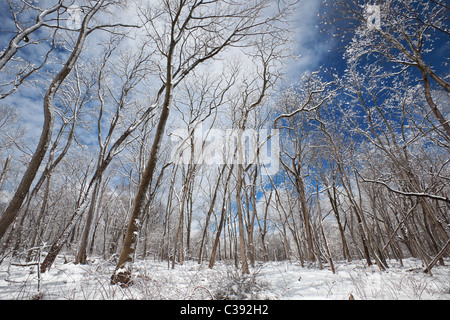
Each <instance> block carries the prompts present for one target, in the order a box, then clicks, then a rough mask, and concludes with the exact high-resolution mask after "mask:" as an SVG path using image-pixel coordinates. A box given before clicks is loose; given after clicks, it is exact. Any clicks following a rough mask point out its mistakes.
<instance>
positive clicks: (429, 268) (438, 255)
mask: <svg viewBox="0 0 450 320" xmlns="http://www.w3.org/2000/svg"><path fill="white" fill-rule="evenodd" d="M448 248H450V239H449V240H448V241H447V243H446V245H445V246H444V247H443V248H442V250H441V251H439V253H438V254H437V255H436V257H434V259H433V261H431V263H430V264H429V265H428V267H426V268H425V269H424V270H423V272H425V273H429V272H430V271H431V268H433V267H434V265H435V264H436V262H437V261H438V260H439V259H440V258H442V256H443V255H444V253H445V252H446V251H447V249H448Z"/></svg>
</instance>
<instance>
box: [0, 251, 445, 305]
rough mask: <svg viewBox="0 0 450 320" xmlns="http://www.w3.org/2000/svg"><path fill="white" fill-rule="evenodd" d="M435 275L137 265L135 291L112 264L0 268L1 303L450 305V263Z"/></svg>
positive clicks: (341, 266)
mask: <svg viewBox="0 0 450 320" xmlns="http://www.w3.org/2000/svg"><path fill="white" fill-rule="evenodd" d="M445 262H446V266H440V265H437V266H435V267H434V268H433V270H432V273H433V276H430V275H428V274H425V273H423V272H422V270H423V266H422V264H421V262H420V261H418V260H414V259H406V260H404V261H403V263H404V265H403V267H400V265H399V263H398V262H396V261H390V268H389V269H388V270H387V271H384V272H380V271H379V270H378V268H377V267H376V266H371V267H367V266H365V264H364V262H363V261H354V262H351V263H348V262H337V263H335V264H336V274H333V273H332V272H331V271H330V270H329V268H327V267H326V266H325V268H324V269H322V270H320V269H318V268H317V266H310V267H301V266H300V265H299V264H298V263H297V262H287V261H285V262H270V263H264V264H262V263H261V264H259V265H258V266H257V267H255V268H253V269H252V273H251V275H249V276H242V275H241V274H240V273H239V272H238V271H236V269H235V267H234V266H233V265H228V264H225V263H217V264H216V266H215V267H214V269H209V268H208V267H207V265H206V264H204V265H198V264H197V263H196V262H190V261H188V262H186V263H185V264H184V265H183V266H176V267H175V269H169V268H168V265H167V262H156V261H151V260H148V261H140V262H137V263H135V268H136V270H135V273H134V274H135V278H134V283H133V285H132V286H130V287H128V288H121V287H120V286H117V285H111V284H110V276H111V274H112V272H113V270H114V264H113V263H111V262H107V261H103V260H100V259H98V260H94V261H92V262H91V263H90V264H89V265H75V264H73V263H64V261H62V259H59V260H57V261H56V262H55V265H54V266H53V267H52V269H51V270H50V271H49V272H47V273H45V274H41V275H40V277H38V273H37V266H36V265H31V266H25V267H24V266H23V265H22V266H20V265H17V262H11V261H3V263H2V264H1V265H0V299H33V298H40V299H52V300H53V299H64V300H66V299H77V300H78V299H80V300H81V299H82V300H94V299H95V300H99V299H106V300H119V299H164V300H175V299H176V300H180V299H195V300H198V299H212V298H215V299H224V298H226V299H261V300H262V299H270V300H276V299H278V300H289V299H295V300H300V299H333V300H346V299H348V298H349V296H350V294H352V295H353V297H354V298H355V299H356V300H359V299H412V300H419V299H439V300H450V266H449V265H450V259H447V260H446V261H445Z"/></svg>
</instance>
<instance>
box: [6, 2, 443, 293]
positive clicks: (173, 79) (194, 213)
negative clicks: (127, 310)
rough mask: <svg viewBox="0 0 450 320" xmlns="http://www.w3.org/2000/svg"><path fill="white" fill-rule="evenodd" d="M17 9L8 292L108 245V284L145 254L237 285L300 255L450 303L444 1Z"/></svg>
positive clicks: (103, 256) (252, 282) (129, 277)
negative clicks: (412, 277)
mask: <svg viewBox="0 0 450 320" xmlns="http://www.w3.org/2000/svg"><path fill="white" fill-rule="evenodd" d="M0 3H1V4H0V17H1V19H2V25H1V26H0V50H1V51H0V240H1V241H0V298H2V299H4V298H6V299H9V298H17V297H19V296H17V295H12V294H10V295H9V296H8V294H6V297H5V295H2V294H1V292H2V291H4V292H8V290H10V288H11V286H14V285H17V286H19V287H20V285H21V283H22V284H23V283H24V282H27V281H28V284H29V285H31V284H30V283H31V282H32V281H37V282H36V285H35V284H33V285H32V288H33V289H32V290H31V289H30V290H31V291H32V292H33V294H31V293H30V297H31V296H33V297H35V298H36V297H38V298H43V297H44V296H45V295H44V294H43V293H41V294H40V295H35V293H36V292H35V291H36V290H35V289H36V288H37V291H39V292H40V291H43V290H42V287H41V285H42V283H44V282H45V279H50V278H49V277H50V274H49V273H50V272H52V271H54V272H56V270H58V268H65V267H64V265H65V264H70V265H71V266H72V267H73V268H80V267H82V266H85V267H86V268H88V267H89V265H91V266H92V265H95V264H96V263H98V261H102V264H101V265H102V266H106V265H107V266H108V269H107V271H105V270H104V269H102V270H103V271H104V274H102V278H101V281H102V288H103V289H105V288H106V286H108V288H110V289H108V290H109V291H108V293H109V294H110V293H111V292H112V290H133V289H132V288H133V286H134V287H136V286H137V285H139V282H140V281H141V283H140V285H142V281H144V280H145V279H146V280H145V281H148V282H150V280H149V279H150V276H148V275H146V273H145V272H142V269H139V268H140V266H141V267H142V265H143V264H145V263H146V261H147V262H149V263H151V264H155V266H158V268H162V269H163V270H165V271H164V272H170V271H171V270H184V269H183V268H186V267H187V266H189V268H199V267H200V266H201V268H202V269H201V270H205V271H202V272H210V271H208V270H216V272H219V273H220V274H222V276H223V277H231V278H233V279H234V281H235V282H234V283H235V285H234V286H231V285H230V286H229V289H230V290H234V291H233V292H234V296H233V297H235V298H239V299H244V298H248V296H245V295H242V294H240V293H242V292H241V291H245V290H247V289H248V288H244V287H242V288H241V287H239V284H243V281H244V280H245V281H246V282H245V284H246V286H253V287H252V288H253V289H252V290H256V289H255V288H257V287H258V286H259V287H258V288H261V283H260V282H258V281H257V280H256V274H257V273H258V271H255V270H260V268H263V269H262V271H261V270H260V273H261V274H264V267H263V266H264V265H267V266H274V265H277V266H278V267H277V268H278V269H279V270H281V269H283V268H285V272H287V274H288V273H289V272H288V271H289V270H288V269H289V268H292V264H295V265H296V266H298V267H299V268H300V269H299V270H305V272H307V271H308V270H309V272H312V271H313V270H314V272H315V270H326V271H327V272H329V273H330V277H331V276H332V275H335V274H339V270H342V268H344V266H348V265H351V266H353V267H352V268H355V270H356V269H357V270H360V269H359V268H360V267H361V266H364V267H365V268H369V269H366V270H372V271H373V272H376V273H377V274H388V271H389V270H391V273H392V272H394V271H392V270H397V271H395V272H400V273H401V274H402V275H404V273H403V272H404V271H398V270H404V269H408V270H410V271H411V270H412V271H411V272H414V273H415V274H417V276H420V277H427V278H420V279H429V278H430V279H431V277H433V274H434V273H436V277H435V279H438V280H432V281H436V283H437V286H439V289H438V291H439V292H440V295H439V296H438V297H439V298H443V299H449V298H450V296H449V295H450V287H449V284H450V276H449V275H450V269H449V268H448V265H449V264H450V238H449V235H450V198H449V190H450V122H449V119H450V95H449V94H450V82H449V79H450V73H449V63H450V61H449V59H450V57H449V55H448V52H450V41H449V40H450V37H449V35H450V28H449V16H450V15H449V10H450V7H449V5H448V3H446V2H445V1H443V0H385V1H368V0H334V1H332V0H252V1H247V0H150V1H145V0H39V1H31V0H1V2H0ZM63 260H64V261H63ZM62 261H63V262H62ZM287 263H290V264H291V265H288V264H287ZM411 263H413V264H414V267H411ZM281 264H282V265H283V266H284V267H281ZM288 266H290V267H288ZM11 268H16V269H17V270H26V271H23V272H24V273H23V274H22V276H23V277H22V278H26V277H25V275H24V274H26V273H27V272H28V271H29V270H32V271H30V274H31V273H32V277H34V278H33V280H29V278H27V279H28V280H23V281H22V280H21V281H22V282H21V281H19V280H17V281H13V280H11V279H12V273H11V272H12V271H11V270H12V269H11ZM98 268H100V267H98ZM98 268H97V269H98ZM102 268H103V267H102ZM155 268H156V267H155ZM224 268H225V269H224ZM402 268H403V269H402ZM97 269H95V270H97ZM59 270H62V269H59ZM68 270H69V269H68ZM74 270H75V269H74ZM76 270H81V269H76ZM89 270H91V272H95V271H92V270H93V269H89ZM139 270H141V271H139ZM196 270H197V269H196ZM224 270H225V271H224ZM147 271H148V270H147ZM372 271H371V272H372ZM17 272H19V271H17ZM69 272H70V271H69ZM211 272H212V271H211ZM280 272H281V271H280ZM359 272H361V271H359ZM2 273H3V274H2ZM269 273H270V272H267V274H269ZM46 274H47V277H48V278H45V277H46ZM191 276H192V275H190V277H191ZM314 276H315V274H314ZM192 277H193V276H192ZM215 277H218V278H217V279H221V280H220V281H222V280H223V278H221V277H220V275H215ZM267 277H269V278H270V275H267ZM295 277H297V278H298V275H295ZM318 277H319V276H317V278H318ZM405 277H406V276H405ZM22 278H21V279H22ZM55 278H56V277H55ZM143 279H144V280H143ZM242 279H244V280H242ZM352 279H353V280H354V281H355V279H354V278H352ZM361 279H362V278H361ZM408 279H409V278H408ZM166 280H167V279H166ZM294 280H295V281H297V280H298V281H297V282H301V280H300V278H298V279H294ZM98 281H99V282H100V280H98ZM152 281H153V282H155V283H156V282H157V281H156V280H152ZM220 281H219V282H220ZM239 281H240V282H239ZM303 281H306V280H303ZM360 281H363V280H360ZM417 281H419V280H417ZM424 281H425V280H424ZM426 281H428V280H426ZM430 281H431V280H430ZM33 283H34V282H33ZM333 283H335V282H333ZM411 283H412V282H411ZM433 283H434V282H433ZM436 283H435V284H436ZM153 285H155V284H153ZM160 285H161V283H160ZM222 285H223V286H222V289H221V290H222V291H221V290H219V289H217V290H216V291H215V293H212V289H211V288H209V287H207V286H206V285H202V286H201V285H197V286H195V287H194V288H191V289H192V291H190V293H189V294H186V295H179V296H177V297H183V298H186V297H191V296H193V295H194V294H197V293H199V291H203V294H205V293H208V294H207V295H206V296H204V297H203V296H202V298H210V297H213V298H216V299H220V298H230V294H229V292H228V293H227V294H225V293H224V290H225V289H223V288H225V287H227V285H225V284H223V283H222ZM405 285H407V284H405ZM237 287H239V288H237ZM8 288H9V289H8ZM21 288H23V287H21ZM111 288H120V289H111ZM236 288H237V289H236ZM21 290H23V289H21ZM105 290H106V289H105ZM248 290H250V289H248ZM423 290H425V287H424V288H423ZM427 290H428V289H427ZM149 291H150V290H149ZM219 291H220V292H219ZM250 291H251V290H250ZM21 292H22V293H23V291H21ZM105 292H106V291H105ZM114 292H115V291H114ZM127 292H131V291H127ZM349 293H350V292H345V294H344V293H343V295H342V297H343V298H345V299H346V298H348V294H349ZM366 293H367V292H364V293H361V291H360V292H359V297H360V298H376V296H375V297H372V296H370V297H369V296H365V294H366ZM27 294H28V293H27ZM105 294H106V293H105ZM353 294H354V295H357V294H358V292H355V291H353ZM344 295H345V297H344ZM20 297H21V298H29V296H27V295H26V294H25V293H24V295H20ZM108 297H110V296H108ZM291 297H295V298H298V296H296V295H294V294H292V295H291ZM352 297H353V296H352ZM397 297H398V296H397ZM59 298H61V297H59ZM66 298H67V297H66ZM85 298H88V297H86V296H85ZM103 298H105V296H103ZM116 298H117V296H116ZM128 298H130V297H128ZM251 298H257V297H256V296H254V295H253V296H251ZM269 298H273V299H275V298H277V297H275V296H270V297H269ZM414 298H417V296H415V297H414Z"/></svg>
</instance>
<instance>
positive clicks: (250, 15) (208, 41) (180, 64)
mask: <svg viewBox="0 0 450 320" xmlns="http://www.w3.org/2000/svg"><path fill="white" fill-rule="evenodd" d="M268 4H269V2H268V1H256V2H254V3H251V4H249V3H247V2H246V3H240V2H233V3H231V2H230V3H222V2H218V1H209V2H205V1H198V0H195V1H180V2H179V3H173V2H166V3H164V4H161V5H160V6H159V8H158V6H155V8H158V9H159V11H158V9H156V10H154V11H153V12H151V11H150V13H149V19H148V22H149V24H148V28H149V33H150V34H149V36H150V37H151V38H152V39H153V40H154V42H155V44H156V46H157V47H158V50H159V51H160V54H161V56H162V57H164V59H165V65H161V79H162V81H163V85H164V86H163V88H164V91H165V95H164V100H163V102H162V105H161V111H160V118H159V123H158V125H157V127H156V129H155V137H154V140H153V145H152V148H151V152H150V157H149V159H148V162H147V165H146V168H145V171H144V173H143V176H142V180H141V182H140V184H139V188H138V192H137V194H136V197H135V200H134V204H133V210H132V212H131V215H130V222H129V224H128V228H127V233H126V237H125V241H124V244H123V248H122V251H121V254H120V257H119V262H118V264H117V267H116V272H115V274H114V275H113V277H112V282H113V283H123V284H127V283H129V281H130V270H127V269H128V267H127V263H128V262H131V261H132V259H133V254H134V251H135V248H136V244H137V232H138V230H139V225H138V219H139V216H140V215H141V210H142V208H143V202H144V195H145V194H146V192H147V189H148V186H149V184H150V183H151V180H152V179H153V174H154V171H155V166H156V162H157V159H158V151H159V148H160V144H161V140H162V137H163V134H164V129H165V127H166V123H167V119H168V117H169V113H170V105H171V102H172V94H173V90H174V89H175V88H176V87H177V85H178V84H179V83H180V82H181V81H183V79H184V78H186V77H187V76H188V75H189V74H191V73H192V71H193V70H195V69H196V68H197V67H199V66H200V65H203V64H205V63H206V62H208V61H211V60H213V59H214V58H216V57H218V56H219V54H220V53H221V52H223V51H225V49H226V48H228V47H230V46H237V45H243V44H244V42H243V41H244V40H245V39H247V38H249V37H251V36H253V35H257V34H260V33H263V32H270V29H269V27H270V24H271V23H275V22H276V21H279V20H280V19H281V18H282V17H283V15H284V14H285V10H286V9H287V7H290V4H288V5H287V6H285V7H283V8H282V9H283V10H281V11H277V12H276V13H275V14H274V15H272V16H271V17H269V18H263V17H262V13H263V11H264V10H265V9H266V8H267V7H268ZM156 17H157V18H158V19H156ZM157 21H158V23H157ZM161 25H162V26H163V30H162V31H161Z"/></svg>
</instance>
